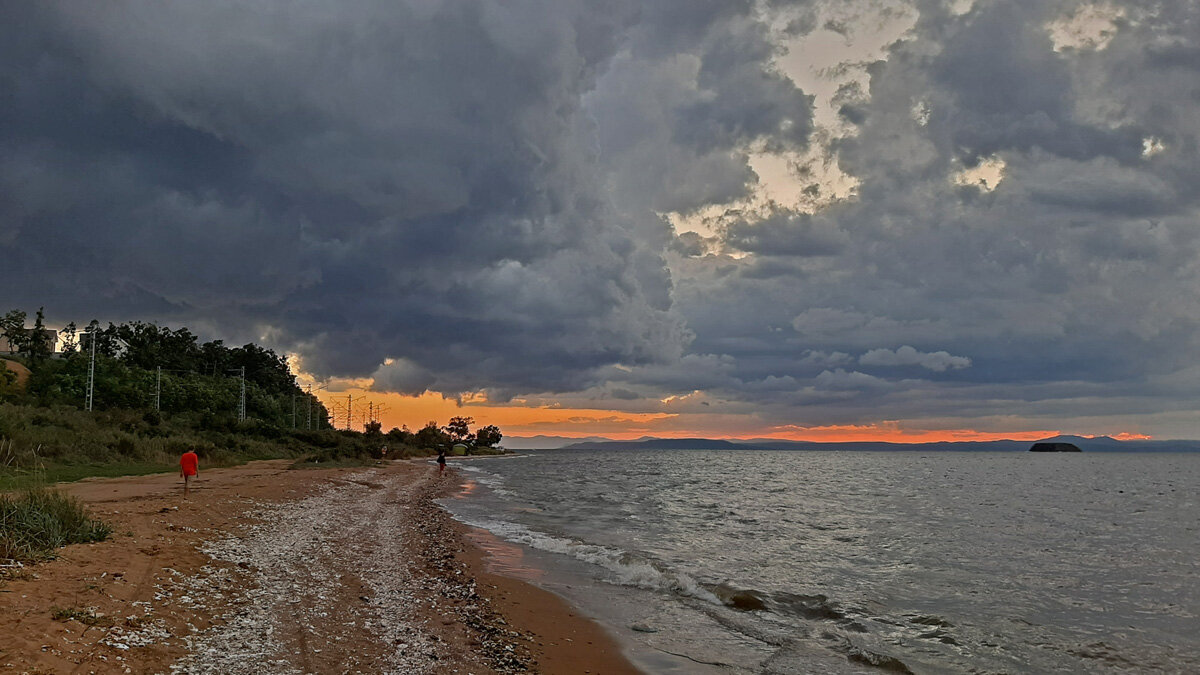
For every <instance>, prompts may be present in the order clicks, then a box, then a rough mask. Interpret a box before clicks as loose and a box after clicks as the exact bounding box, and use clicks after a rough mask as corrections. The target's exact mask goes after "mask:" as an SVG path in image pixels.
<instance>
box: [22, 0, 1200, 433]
mask: <svg viewBox="0 0 1200 675" xmlns="http://www.w3.org/2000/svg"><path fill="white" fill-rule="evenodd" d="M951 4H952V3H933V2H914V3H912V4H911V5H909V6H899V7H897V8H895V10H894V11H892V10H888V11H886V12H883V13H882V14H878V13H877V14H871V13H870V11H869V10H872V8H874V7H877V5H873V4H870V3H860V4H855V5H853V6H846V5H845V3H840V4H838V3H814V2H799V1H798V2H785V1H783V0H778V1H777V0H772V1H771V2H766V3H754V2H749V1H748V0H747V1H741V0H739V1H736V2H725V1H717V0H714V1H711V2H710V1H705V2H693V1H690V0H669V1H656V2H649V1H646V2H639V1H637V0H611V1H609V2H582V1H575V0H563V1H555V2H549V1H548V0H547V1H534V2H529V3H523V4H518V5H511V4H503V5H502V4H500V3H495V2H479V3H469V4H463V3H442V2H417V1H415V0H414V1H409V2H403V1H401V2H392V3H362V4H353V5H337V6H334V7H322V6H300V7H297V6H294V5H292V4H283V3H279V4H275V3H270V2H262V3H255V4H254V5H251V6H245V5H240V4H234V3H224V2H209V3H176V4H154V5H144V4H117V5H105V6H104V7H103V9H100V8H98V7H95V6H92V5H88V4H80V3H69V2H41V3H10V4H8V5H6V18H9V19H10V20H9V21H6V22H4V23H3V24H2V25H0V100H3V101H4V105H3V106H0V144H2V146H3V147H4V148H5V152H4V153H3V154H2V155H0V255H2V256H3V257H4V260H5V264H4V265H3V266H0V285H2V286H3V288H4V289H5V291H6V298H8V301H9V302H10V303H12V304H13V305H14V306H16V307H22V306H23V307H25V308H27V309H31V308H36V307H37V306H41V305H45V306H46V307H47V310H48V311H49V312H50V314H51V318H52V320H57V319H61V320H62V322H64V323H65V321H68V320H76V321H86V320H88V319H90V318H92V317H93V316H95V317H96V318H99V319H102V320H114V321H120V320H128V319H146V320H156V321H160V322H167V323H171V324H175V325H178V324H186V325H190V326H192V327H193V328H195V329H197V330H200V331H202V332H207V333H208V334H211V335H212V336H213V337H223V338H225V339H227V340H228V341H231V342H237V341H241V340H260V339H263V336H267V337H268V338H269V340H270V346H272V347H275V348H277V349H281V350H287V351H294V352H298V353H299V354H300V355H301V356H302V358H303V363H304V364H305V365H306V367H307V368H310V369H312V370H313V371H314V372H316V373H317V374H319V375H322V376H341V377H344V378H354V377H368V376H374V377H375V378H376V382H377V386H379V387H382V388H385V389H390V390H396V391H405V392H415V391H417V390H418V389H422V390H424V389H428V390H431V391H437V392H442V393H446V394H448V395H454V394H456V393H461V392H478V391H486V392H487V397H488V399H489V400H490V401H496V402H500V401H504V400H507V399H508V398H510V397H514V396H525V395H530V396H539V397H544V398H545V399H547V400H549V399H551V398H553V397H555V396H559V397H562V398H564V399H566V398H569V399H571V400H573V401H574V403H575V404H577V405H580V406H583V405H586V404H587V402H588V401H587V400H585V399H589V398H590V399H592V400H593V402H594V403H595V404H596V405H598V406H599V405H614V406H617V405H619V406H627V409H629V410H631V411H632V410H634V409H635V408H636V406H640V405H650V403H649V402H652V401H655V400H662V399H666V398H668V397H670V396H672V395H682V394H686V393H688V392H692V391H695V390H700V391H703V392H704V393H705V403H707V404H708V407H709V408H711V410H710V414H711V415H712V417H708V418H706V419H710V420H712V419H717V418H718V417H719V416H721V415H730V416H733V415H744V416H751V417H753V418H754V419H759V420H761V421H762V422H763V423H764V424H770V423H772V422H774V423H778V424H799V425H806V426H817V425H822V424H868V425H869V424H872V423H875V422H877V421H878V420H879V416H880V415H881V413H880V412H879V411H880V410H881V409H884V406H885V405H886V409H887V410H888V415H889V416H892V418H899V417H900V416H907V417H911V418H924V419H930V420H933V419H936V420H938V422H937V423H938V424H942V425H944V428H950V427H951V426H955V425H954V424H952V423H951V422H950V421H949V420H954V419H958V418H962V419H982V420H985V421H986V424H988V425H993V426H994V425H999V424H1002V423H1003V424H1012V425H1021V424H1026V425H1028V426H1029V428H1041V429H1044V428H1059V427H1061V426H1063V425H1059V424H1057V423H1054V421H1053V420H1054V419H1063V420H1083V419H1092V418H1093V417H1092V414H1093V413H1092V412H1090V411H1094V410H1105V411H1109V410H1112V409H1116V408H1122V409H1124V410H1135V411H1141V412H1139V413H1137V414H1149V413H1148V412H1147V411H1154V410H1170V411H1175V410H1176V408H1175V406H1176V403H1175V402H1176V401H1178V400H1184V399H1187V398H1188V397H1189V396H1191V397H1192V398H1194V395H1193V394H1200V391H1196V390H1195V388H1193V390H1187V385H1186V383H1180V382H1177V381H1174V380H1169V379H1168V378H1167V376H1168V375H1170V374H1171V373H1174V372H1178V371H1179V370H1180V369H1182V368H1184V367H1187V366H1188V365H1189V364H1191V363H1194V362H1195V361H1196V360H1197V357H1200V340H1198V339H1197V338H1196V337H1195V336H1196V335H1200V331H1198V330H1197V328H1200V320H1198V319H1197V318H1196V317H1198V316H1200V298H1197V296H1196V294H1195V293H1194V292H1193V291H1194V289H1195V288H1196V286H1197V284H1200V266H1198V265H1197V264H1196V260H1197V254H1198V253H1200V234H1198V233H1197V228H1196V223H1197V220H1198V218H1200V193H1198V192H1197V191H1196V190H1195V189H1194V182H1195V176H1196V175H1197V174H1200V156H1198V155H1197V153H1196V152H1194V149H1195V148H1196V147H1198V146H1200V116H1197V114H1196V106H1195V105H1194V104H1195V101H1194V100H1193V98H1194V97H1193V96H1192V92H1194V91H1196V90H1197V88H1200V69H1197V68H1196V67H1194V64H1193V63H1192V60H1189V59H1190V57H1191V56H1193V53H1192V52H1193V51H1194V48H1193V47H1192V45H1195V44H1197V43H1200V32H1198V31H1200V28H1198V27H1200V9H1198V8H1197V7H1196V6H1195V5H1194V3H1134V2H1118V3H1112V4H1113V9H1112V10H1111V11H1109V10H1105V12H1106V13H1105V14H1104V16H1105V17H1108V18H1105V19H1104V22H1103V31H1102V32H1103V35H1102V37H1103V39H1083V40H1076V41H1074V42H1071V43H1069V44H1068V43H1064V42H1063V38H1062V37H1061V35H1059V33H1061V32H1062V30H1063V29H1062V26H1064V25H1067V24H1070V23H1071V22H1072V21H1074V19H1072V18H1071V17H1073V16H1075V15H1076V14H1077V13H1078V11H1079V7H1080V5H1079V3H1076V2H1071V1H1067V0H1063V1H1062V2H1057V1H1056V2H1044V3H1030V2H1024V1H1018V0H988V1H986V2H984V1H980V2H975V3H972V4H970V5H969V7H968V6H967V5H965V4H962V3H959V4H957V5H956V6H951ZM881 11H882V10H881ZM876 15H877V16H879V17H880V18H879V21H881V22H885V23H886V22H893V23H896V22H899V23H896V25H892V24H889V26H890V27H889V29H888V30H880V29H878V27H877V26H876V27H872V26H870V25H867V18H866V17H870V16H876ZM1064 21H1066V22H1067V23H1066V24H1064V23H1063V22H1064ZM899 24H903V26H902V27H900V28H897V27H896V26H898V25H899ZM831 30H836V31H838V33H831V32H830V31H831ZM898 34H903V39H900V40H894V39H893V38H890V37H889V38H888V39H886V40H884V41H881V42H879V43H878V44H874V45H866V44H860V43H858V42H855V41H861V40H866V39H867V38H868V37H870V36H872V35H878V36H894V35H898ZM806 40H807V41H811V42H805V41H806ZM822 40H824V41H830V40H832V42H828V43H829V44H834V45H838V46H839V47H838V49H842V50H844V52H845V58H844V61H843V62H841V63H835V64H832V65H829V66H828V67H825V66H824V65H823V66H822V68H821V73H820V77H819V78H815V79H814V78H813V76H814V74H813V73H809V72H802V69H798V67H797V66H796V65H795V63H794V61H795V59H788V58H787V57H788V56H789V50H792V52H791V55H792V56H795V55H797V54H805V53H810V52H805V48H806V47H808V48H811V47H812V46H813V45H817V44H826V43H825V42H821V41H822ZM835 51H836V50H835ZM839 53H840V52H839ZM789 64H790V65H789ZM789 68H791V69H790V70H789ZM805 77H809V78H810V80H809V81H812V82H815V85H803V84H797V83H798V82H800V83H802V82H805V81H806V80H805ZM821 78H826V79H821ZM839 108H842V109H844V111H845V114H843V115H840V116H839V115H838V114H837V110H838V109H839ZM1148 149H1150V150H1152V151H1147V150H1148ZM764 158H767V159H769V161H764ZM993 166H994V167H1003V171H1002V174H1001V175H1000V176H997V177H998V178H999V180H998V182H995V183H994V184H992V183H989V184H988V185H987V188H988V189H980V188H979V187H977V186H975V185H962V184H960V183H961V180H959V181H957V182H956V178H958V177H961V176H964V175H976V174H980V173H983V172H984V171H985V170H986V169H987V168H988V167H993ZM820 167H826V169H827V173H828V174H829V175H841V174H845V179H844V184H843V183H838V185H836V186H835V185H833V184H832V182H831V181H832V179H830V178H828V177H825V174H822V173H821V172H820V171H818V170H817V168H820ZM772 172H775V173H777V174H779V175H774V174H773V173H772ZM839 180H840V179H839ZM827 183H828V184H827ZM847 186H848V187H847ZM768 188H769V189H768ZM835 188H836V189H835ZM789 191H790V192H789ZM792 193H794V194H792ZM813 194H819V195H834V194H837V195H839V197H838V198H836V199H834V198H832V197H831V198H829V199H824V200H823V201H822V200H814V199H813V198H811V196H812V195H813ZM711 214H720V215H718V216H712V217H710V216H711ZM683 216H687V217H688V218H683ZM689 219H690V220H689ZM685 221H686V222H692V221H695V222H699V223H702V226H698V228H697V229H701V230H706V231H700V232H686V231H681V233H676V232H675V230H674V229H673V228H672V225H671V223H672V222H675V223H681V222H685ZM880 345H903V346H901V347H899V348H898V349H895V350H894V351H893V350H892V349H890V348H888V349H880V348H879V347H880ZM922 350H931V351H922ZM966 354H969V355H970V357H969V359H968V357H966V356H956V355H966ZM853 355H860V356H858V357H857V358H855V356H853ZM385 363H387V364H388V365H383V364H385ZM968 366H969V367H968ZM904 367H908V368H910V369H917V368H919V369H920V370H919V371H915V370H907V371H906V370H902V369H901V368H904ZM856 368H861V369H866V370H870V371H871V372H869V373H864V372H857V371H856V370H855V369H856ZM912 372H920V374H921V375H922V377H920V378H919V379H913V380H905V379H896V375H897V374H899V375H900V376H905V375H911V373H912ZM1168 381H1169V382H1170V384H1169V385H1168V384H1167V382H1168ZM1188 391H1191V394H1189V393H1188ZM1080 392H1083V394H1081V393H1080ZM996 406H1003V408H1004V409H1005V410H1006V411H1012V415H1015V416H1017V417H1015V418H1011V419H1010V418H1006V417H1003V416H998V414H997V413H996V411H995V407H996ZM1005 414H1008V413H1005ZM1129 414H1133V413H1129ZM1171 414H1172V415H1173V414H1175V413H1174V412H1172V413H1171ZM1167 417H1170V421H1169V424H1171V425H1173V426H1172V428H1180V424H1181V422H1180V421H1179V420H1180V418H1179V417H1178V416H1176V417H1171V416H1170V415H1167V416H1165V417H1162V419H1164V420H1165V419H1167ZM1156 419H1157V418H1156ZM1123 421H1125V422H1128V421H1129V420H1123ZM1167 423H1168V422H1164V424H1167ZM957 426H959V427H963V428H965V427H971V428H980V429H983V428H984V426H982V425H974V424H972V423H963V424H958V425H957ZM929 428H943V427H929ZM1128 428H1134V427H1133V426H1132V425H1129V426H1128Z"/></svg>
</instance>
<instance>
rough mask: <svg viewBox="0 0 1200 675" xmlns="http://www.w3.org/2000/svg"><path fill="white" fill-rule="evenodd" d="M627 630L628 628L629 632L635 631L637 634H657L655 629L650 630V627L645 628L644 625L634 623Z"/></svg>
mask: <svg viewBox="0 0 1200 675" xmlns="http://www.w3.org/2000/svg"><path fill="white" fill-rule="evenodd" d="M629 628H630V630H635V631H637V632H639V633H657V632H658V629H657V628H651V627H650V626H647V625H646V624H644V623H635V624H633V625H631V626H630V627H629Z"/></svg>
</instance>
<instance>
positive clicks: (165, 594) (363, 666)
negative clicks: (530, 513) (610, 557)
mask: <svg viewBox="0 0 1200 675" xmlns="http://www.w3.org/2000/svg"><path fill="white" fill-rule="evenodd" d="M287 466H288V464H287V463H286V462H282V461H273V462H254V463H252V464H250V465H247V466H244V467H237V468H230V469H216V470H211V471H208V470H205V468H204V467H203V466H201V468H200V477H199V480H198V481H197V482H194V483H193V487H192V494H191V498H190V499H189V500H187V501H185V500H183V498H182V483H181V481H180V478H179V477H178V475H177V474H176V475H171V474H158V475H152V476H138V477H125V478H116V479H88V480H85V481H80V482H78V483H73V484H69V485H64V486H61V487H62V489H64V490H65V491H66V492H69V493H70V494H73V495H75V496H77V497H79V498H80V499H81V500H83V501H84V502H85V503H87V504H88V505H89V507H90V508H91V509H92V511H93V513H94V515H96V516H97V517H100V518H101V519H103V520H105V521H106V522H108V523H110V524H111V525H112V526H113V528H114V534H113V536H112V537H110V538H109V540H107V541H104V542H100V543H96V544H81V545H75V546H69V547H67V548H65V549H62V550H61V551H60V553H59V555H58V556H57V558H56V559H55V560H52V561H48V562H44V563H40V564H37V565H32V566H29V567H26V568H24V569H21V570H18V571H17V572H16V573H15V574H9V575H8V577H9V578H7V579H6V580H5V581H3V582H0V636H2V637H0V672H26V673H91V672H101V673H105V672H116V673H122V672H133V673H143V672H169V671H170V670H171V666H172V664H176V665H177V666H181V668H182V670H183V671H184V672H189V671H203V672H235V671H236V672H258V670H261V669H264V668H265V667H266V666H268V665H269V666H270V668H269V669H270V670H274V671H282V670H287V669H289V668H293V669H296V670H300V671H303V672H317V673H326V672H338V673H341V672H364V673H370V672H381V671H384V670H391V671H397V670H398V671H400V672H428V673H450V672H464V673H465V672H475V673H480V672H505V673H508V672H544V673H636V672H638V671H637V670H636V669H635V668H634V667H633V666H632V665H631V664H630V663H629V662H628V661H627V660H626V659H625V658H624V657H623V656H622V655H621V652H620V649H619V648H618V647H617V645H616V643H615V642H614V641H613V640H612V638H611V637H610V636H609V635H608V634H607V633H605V631H604V630H603V629H602V628H600V626H598V625H597V624H595V623H593V622H592V621H590V620H588V619H587V618H585V617H582V616H580V615H579V613H578V612H577V611H576V610H575V609H574V608H572V607H571V606H569V605H567V604H566V603H565V602H564V601H563V600H562V599H561V598H559V597H558V596H556V595H554V594H552V593H548V592H546V591H543V590H541V589H539V588H536V587H534V586H532V585H529V584H527V583H524V582H522V581H520V580H516V579H512V578H508V577H503V576H498V575H496V574H493V573H490V572H488V571H486V565H485V561H484V558H483V556H484V554H483V553H482V551H481V550H480V549H479V548H478V547H477V546H475V545H473V544H472V543H470V541H469V538H468V537H466V536H465V534H466V532H465V531H464V528H463V527H462V526H461V525H459V524H458V523H456V522H454V521H453V520H451V519H450V518H449V517H448V516H447V515H446V514H445V512H444V511H443V510H442V509H441V508H439V507H437V506H436V505H434V504H433V502H432V501H431V500H432V499H433V498H434V497H436V496H438V495H441V494H445V493H446V492H447V491H448V490H451V489H453V488H454V487H455V486H456V484H457V483H456V481H455V479H454V476H453V472H448V475H447V476H446V477H445V478H442V479H439V478H438V477H437V472H436V468H434V467H432V466H430V465H428V464H426V463H424V462H403V461H398V462H390V463H386V464H381V465H380V466H377V467H373V468H367V469H318V470H289V469H288V468H287ZM372 500H375V501H372ZM310 505H311V509H314V510H317V509H328V510H327V511H320V512H314V513H312V514H309V513H308V509H310ZM355 509H357V510H355ZM256 514H257V515H258V518H257V519H256V518H255V515H256ZM264 514H265V515H264ZM272 514H273V515H272ZM308 515H311V516H312V518H311V519H310V520H312V521H314V522H309V521H306V520H305V518H306V516H308ZM339 517H340V518H343V519H345V520H348V521H351V520H352V521H353V522H329V520H330V519H331V518H332V519H334V520H336V519H337V518H339ZM301 527H311V528H316V529H311V530H308V529H305V530H303V531H300V530H298V529H296V528H301ZM289 528H292V529H289ZM322 528H323V529H322ZM364 528H367V529H364ZM293 529H296V532H293V531H292V530H293ZM374 532H378V533H386V534H381V535H376V534H372V533H374ZM292 534H295V537H294V538H295V540H296V541H295V542H294V543H295V545H296V546H298V547H300V548H297V549H295V551H301V552H300V553H294V552H293V551H292V550H291V549H287V550H283V549H285V548H287V547H284V546H276V544H274V543H271V542H285V543H286V542H289V541H290V540H289V539H288V537H289V536H291V535H292ZM268 535H270V536H268ZM270 537H274V539H272V538H270ZM221 541H224V542H226V544H225V548H224V549H223V548H221V547H220V546H218V547H217V548H216V549H213V548H212V547H213V545H214V544H213V542H221ZM206 542H207V543H206ZM263 542H267V543H263ZM289 545H290V544H289ZM206 546H207V547H209V550H214V551H216V552H215V553H213V555H210V554H209V553H205V552H203V551H202V550H201V547H206ZM239 546H243V547H247V548H248V549H253V550H250V552H249V553H247V555H251V554H253V555H255V556H258V557H252V558H248V559H249V560H252V562H250V563H247V562H245V561H244V560H242V561H238V560H235V558H237V555H234V554H226V553H221V551H222V550H233V551H235V553H236V551H237V550H238V547H239ZM255 546H257V547H258V549H255V548H254V547H255ZM272 546H276V547H277V548H280V549H281V550H278V551H275V550H272V548H271V547H272ZM222 555H225V556H226V557H225V558H221V557H220V556H222ZM214 556H217V557H214ZM355 556H358V557H357V558H356V557H355ZM359 558H361V559H359ZM364 561H365V562H364ZM276 563H278V565H276ZM268 568H270V569H268ZM280 570H286V571H287V572H288V574H287V575H285V576H282V577H281V576H280V573H279V571H280ZM313 580H315V581H313ZM382 593H387V594H388V595H387V596H386V597H381V596H380V595H378V594H382ZM254 621H258V622H260V623H262V622H263V621H266V622H268V623H269V624H270V629H269V630H267V631H265V634H266V635H269V636H270V638H269V642H268V643H267V644H268V647H267V648H266V649H265V650H259V651H249V652H246V653H247V654H248V656H238V657H237V660H236V661H235V663H236V664H237V667H236V668H229V669H225V668H223V667H220V666H214V665H213V663H217V662H219V659H220V658H221V657H222V656H226V657H227V656H228V654H222V653H221V652H222V651H223V650H226V649H227V648H228V645H234V646H235V647H236V646H238V645H241V646H243V647H244V646H245V644H246V641H251V642H252V641H253V640H254V639H259V640H262V639H264V638H263V637H262V635H263V634H264V631H262V630H258V629H255V630H256V631H257V632H254V631H252V630H251V629H253V628H254V626H255V624H254ZM239 631H240V632H239ZM251 633H254V634H251ZM384 638H387V639H384ZM206 659H208V660H207V661H206ZM214 659H217V660H218V661H214Z"/></svg>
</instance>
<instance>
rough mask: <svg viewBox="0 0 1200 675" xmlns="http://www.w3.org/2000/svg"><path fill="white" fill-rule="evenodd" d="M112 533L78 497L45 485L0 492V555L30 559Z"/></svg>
mask: <svg viewBox="0 0 1200 675" xmlns="http://www.w3.org/2000/svg"><path fill="white" fill-rule="evenodd" d="M110 534H112V528H111V527H109V526H108V525H107V524H105V523H103V522H101V521H99V520H94V519H93V518H92V517H91V515H90V514H89V513H88V511H87V509H86V508H84V506H83V504H82V503H80V502H79V500H78V499H75V498H74V497H70V496H68V495H64V494H62V493H61V492H57V491H53V490H47V489H45V488H31V489H28V490H24V491H23V492H21V493H19V494H17V495H0V558H10V559H13V560H21V561H30V560H37V559H40V558H45V557H48V556H49V555H51V554H52V552H53V551H54V549H57V548H59V547H62V546H66V545H67V544H78V543H84V542H89V541H103V540H104V539H107V538H108V535H110Z"/></svg>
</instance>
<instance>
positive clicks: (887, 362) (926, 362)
mask: <svg viewBox="0 0 1200 675" xmlns="http://www.w3.org/2000/svg"><path fill="white" fill-rule="evenodd" d="M858 362H859V364H861V365H864V366H921V367H922V368H928V369H929V370H932V371H934V372H938V373H941V372H944V371H946V370H949V369H956V370H957V369H960V368H968V367H970V365H971V359H969V358H967V357H965V356H951V355H950V353H949V352H945V351H937V352H929V353H926V352H919V351H917V350H916V349H914V348H913V347H910V346H908V345H904V346H902V347H900V348H899V349H897V350H896V351H892V350H890V349H872V350H871V351H869V352H867V353H866V354H863V355H862V356H860V357H858Z"/></svg>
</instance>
